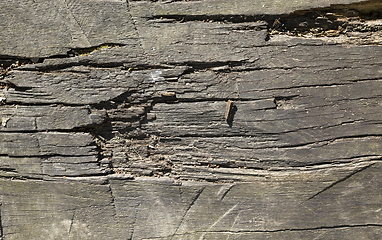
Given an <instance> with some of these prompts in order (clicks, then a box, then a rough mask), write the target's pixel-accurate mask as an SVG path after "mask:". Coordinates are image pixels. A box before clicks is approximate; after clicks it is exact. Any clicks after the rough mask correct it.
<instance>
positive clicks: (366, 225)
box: [174, 223, 382, 236]
mask: <svg viewBox="0 0 382 240" xmlns="http://www.w3.org/2000/svg"><path fill="white" fill-rule="evenodd" d="M362 227H382V224H377V223H369V224H354V225H351V224H343V225H336V226H320V227H312V228H285V229H275V230H238V231H233V230H221V231H195V232H194V233H226V234H241V233H277V232H300V231H315V230H328V229H341V228H362ZM186 234H188V233H185V234H174V236H182V235H186Z"/></svg>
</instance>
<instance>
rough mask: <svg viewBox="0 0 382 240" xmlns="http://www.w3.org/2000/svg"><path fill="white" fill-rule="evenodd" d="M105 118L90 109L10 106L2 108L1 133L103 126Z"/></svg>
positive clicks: (0, 115)
mask: <svg viewBox="0 0 382 240" xmlns="http://www.w3.org/2000/svg"><path fill="white" fill-rule="evenodd" d="M105 118H106V116H105V113H103V112H101V111H98V112H97V111H95V110H91V109H90V107H68V106H57V105H50V106H23V105H21V106H18V105H16V106H12V105H8V106H4V107H2V108H1V112H0V119H1V120H2V124H1V126H0V132H9V131H13V132H15V131H17V132H21V131H45V130H70V129H74V128H80V127H87V126H92V125H97V124H101V123H102V122H103V121H104V120H105Z"/></svg>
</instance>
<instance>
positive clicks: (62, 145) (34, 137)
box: [0, 132, 96, 157]
mask: <svg viewBox="0 0 382 240" xmlns="http://www.w3.org/2000/svg"><path fill="white" fill-rule="evenodd" d="M0 155H8V156H20V157H22V156H49V155H64V156H79V155H80V156H81V155H82V156H88V155H93V156H94V155H96V146H95V144H94V140H93V137H92V136H91V135H90V134H88V133H59V132H44V133H0Z"/></svg>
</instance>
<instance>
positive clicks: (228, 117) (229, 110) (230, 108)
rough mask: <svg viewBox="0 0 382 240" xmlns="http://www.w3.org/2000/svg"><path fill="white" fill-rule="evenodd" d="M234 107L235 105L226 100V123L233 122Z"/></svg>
mask: <svg viewBox="0 0 382 240" xmlns="http://www.w3.org/2000/svg"><path fill="white" fill-rule="evenodd" d="M234 107H235V103H234V102H233V101H231V100H228V101H227V107H226V112H225V119H226V120H227V122H228V123H231V124H232V120H233V112H234Z"/></svg>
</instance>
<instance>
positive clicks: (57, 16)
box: [0, 0, 136, 58]
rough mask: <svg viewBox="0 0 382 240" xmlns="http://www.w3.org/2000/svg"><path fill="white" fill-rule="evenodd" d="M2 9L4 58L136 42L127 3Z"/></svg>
mask: <svg viewBox="0 0 382 240" xmlns="http://www.w3.org/2000/svg"><path fill="white" fill-rule="evenodd" d="M0 9H1V11H0V19H1V21H2V23H3V25H2V28H1V34H0V42H1V44H0V55H8V56H16V57H26V58H43V57H49V56H54V55H67V52H68V51H69V50H70V49H73V48H89V47H93V46H98V45H101V44H105V43H116V44H128V43H131V42H132V41H135V40H134V39H136V34H135V31H134V26H133V23H132V20H131V18H130V16H129V14H128V13H127V3H126V2H124V1H77V0H74V1H57V0H53V1H49V2H41V1H32V0H28V1H2V2H1V3H0ZM94 9H97V11H94ZM15 42H17V44H16V45H15V44H14V43H15ZM11 46H12V47H11Z"/></svg>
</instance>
